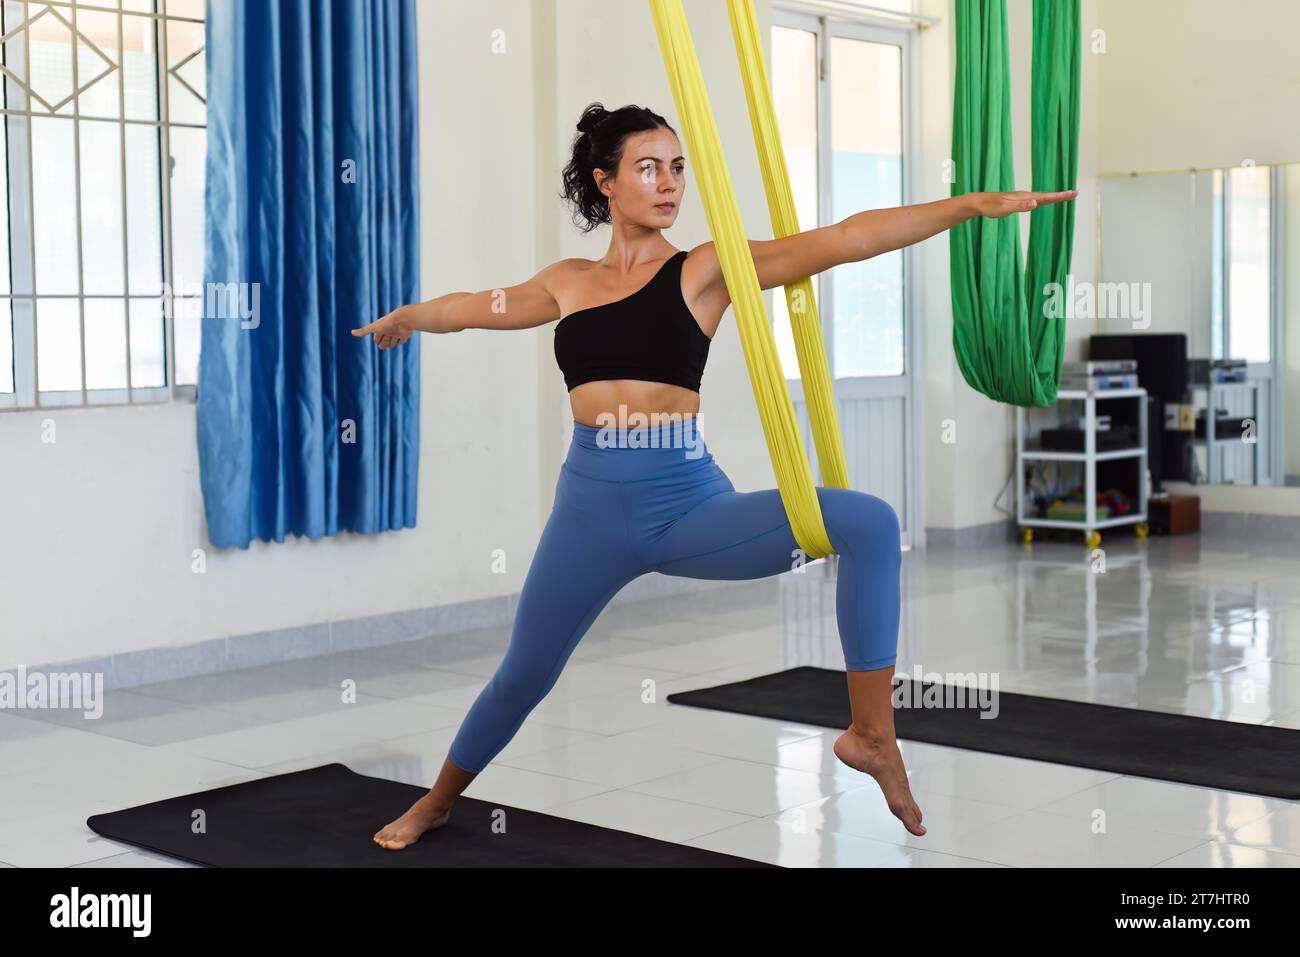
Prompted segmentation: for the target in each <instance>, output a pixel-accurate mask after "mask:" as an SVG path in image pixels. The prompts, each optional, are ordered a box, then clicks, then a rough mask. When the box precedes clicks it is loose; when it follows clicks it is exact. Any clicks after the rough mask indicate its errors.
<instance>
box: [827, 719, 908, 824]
mask: <svg viewBox="0 0 1300 957" xmlns="http://www.w3.org/2000/svg"><path fill="white" fill-rule="evenodd" d="M833 750H834V751H835V756H836V757H837V758H839V759H840V760H841V761H843V762H844V763H845V764H847V765H848V766H849V767H851V768H853V769H854V770H855V771H861V772H863V773H864V774H870V775H871V776H872V777H873V778H875V779H876V783H877V784H879V785H880V790H881V791H882V792H884V795H885V803H886V804H888V805H889V810H890V811H891V812H892V813H893V815H894V817H896V818H898V819H899V820H900V821H902V822H903V827H905V828H907V830H908V832H909V833H911V834H915V835H917V836H918V837H920V836H921V835H922V834H924V833H925V827H924V825H922V824H921V809H920V808H919V807H917V806H916V801H914V800H912V789H911V788H910V787H908V784H907V768H905V767H904V766H903V755H902V754H901V753H899V750H898V742H897V741H896V740H895V739H894V738H892V737H889V738H874V737H869V736H868V735H865V734H863V733H861V732H859V731H855V730H854V729H853V728H849V729H848V730H847V731H845V732H844V733H843V734H841V735H840V736H839V737H838V738H836V739H835V747H834V748H833Z"/></svg>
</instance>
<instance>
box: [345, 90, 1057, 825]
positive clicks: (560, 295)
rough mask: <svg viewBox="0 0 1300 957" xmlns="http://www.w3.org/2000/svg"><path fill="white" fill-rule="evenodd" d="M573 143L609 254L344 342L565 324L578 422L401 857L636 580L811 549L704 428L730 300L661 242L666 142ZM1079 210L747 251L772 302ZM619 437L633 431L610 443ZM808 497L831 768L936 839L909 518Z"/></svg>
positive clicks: (820, 235) (859, 224) (989, 205)
mask: <svg viewBox="0 0 1300 957" xmlns="http://www.w3.org/2000/svg"><path fill="white" fill-rule="evenodd" d="M577 128H578V131H579V132H578V135H577V137H576V138H575V140H574V143H573V155H572V159H571V161H570V163H569V165H568V166H567V167H566V168H565V170H564V193H563V195H564V196H565V197H566V198H567V199H568V200H569V201H570V202H571V203H572V204H573V206H574V208H575V214H576V215H575V222H576V223H578V224H579V225H580V226H581V227H582V228H583V229H584V231H588V230H591V229H593V228H595V227H596V226H598V225H600V224H602V223H608V224H609V225H610V226H611V227H612V235H611V237H610V243H609V249H608V251H607V252H606V253H605V255H604V257H603V258H601V259H600V260H598V261H595V262H593V261H591V260H586V259H565V260H562V261H560V262H557V263H554V264H552V265H550V266H547V267H546V268H545V269H543V270H542V271H541V272H539V273H538V274H537V275H536V276H534V277H533V278H532V279H530V280H528V281H527V282H524V283H521V284H519V285H517V286H511V287H508V288H506V289H503V290H501V289H499V290H492V291H485V292H479V293H466V292H454V293H449V294H447V295H445V296H441V297H439V298H437V299H431V300H429V301H428V302H423V303H418V304H413V305H408V306H402V307H401V308H400V309H397V310H395V311H394V312H392V313H390V314H388V315H387V316H384V317H383V318H382V319H379V320H377V321H376V322H372V323H371V324H369V325H367V326H364V327H362V328H360V329H355V330H353V335H354V336H365V335H373V336H374V338H375V342H376V343H377V345H378V347H379V348H380V349H391V348H393V347H394V346H396V345H399V344H401V343H403V342H405V341H406V340H407V339H409V338H410V337H411V335H412V334H413V333H414V332H417V331H419V332H459V331H460V330H462V329H523V328H527V327H529V326H539V325H543V324H545V323H549V322H554V321H555V320H557V319H559V320H560V322H559V324H558V326H557V327H556V331H555V354H556V358H557V360H558V361H559V364H560V366H561V368H562V370H563V372H564V377H565V383H566V385H567V386H568V387H569V398H570V404H571V406H572V410H573V418H574V436H573V442H572V444H571V446H570V448H569V453H568V457H567V459H566V460H565V463H564V465H563V467H562V468H561V470H560V477H559V481H558V482H557V484H556V490H555V504H554V507H553V509H552V511H551V515H550V518H549V520H548V521H547V524H546V527H545V529H544V531H543V533H542V538H541V541H540V542H539V544H538V548H537V552H536V554H535V556H534V558H533V563H532V566H531V567H530V568H529V571H528V574H527V577H526V578H525V581H524V587H523V591H522V594H521V596H520V599H519V606H518V612H517V614H516V617H515V621H514V625H513V630H512V634H511V639H510V645H509V648H508V649H507V651H506V654H505V657H504V659H503V660H502V662H501V665H500V667H499V668H498V669H497V671H496V673H495V675H494V676H493V678H492V680H491V681H490V682H489V683H488V684H487V686H486V687H485V688H484V689H483V691H482V692H481V693H480V694H479V696H478V698H477V700H476V701H475V702H474V704H473V706H472V707H471V708H470V710H469V713H468V714H467V716H466V718H465V720H464V722H463V723H462V725H461V727H460V730H459V731H458V733H457V735H456V737H455V739H454V740H453V742H452V744H451V748H450V750H449V753H448V756H447V758H446V760H445V761H444V763H443V767H442V771H441V773H440V774H439V776H438V780H437V782H436V783H435V784H434V786H433V787H432V788H431V789H430V791H429V792H428V794H426V795H424V796H423V797H421V798H420V800H419V801H417V802H416V803H415V804H414V805H412V807H411V808H410V810H408V811H407V812H406V813H405V814H403V815H402V816H401V817H400V818H398V819H397V820H395V821H393V822H392V823H390V824H388V825H387V826H386V827H384V828H382V829H381V830H380V831H378V832H377V833H376V834H375V835H374V840H375V842H376V843H378V844H379V845H380V846H381V847H384V848H388V849H391V850H396V849H399V848H402V847H405V846H407V845H408V844H411V843H412V842H414V841H415V840H417V839H418V838H419V837H420V835H421V834H423V833H424V832H425V831H426V830H429V829H432V828H436V827H439V826H440V825H442V824H443V823H445V822H446V821H447V818H448V816H449V814H450V812H451V808H452V805H453V803H454V802H455V800H456V798H457V796H459V795H460V793H461V792H462V791H463V790H464V789H465V788H466V787H467V786H468V785H469V783H470V781H472V780H473V779H474V777H475V775H476V774H477V773H478V772H479V771H481V770H482V769H483V767H484V766H486V765H487V763H488V762H489V761H491V760H492V758H493V757H494V756H495V755H496V754H497V753H498V752H499V751H500V750H501V749H502V748H504V747H505V745H506V744H507V743H508V742H509V741H510V739H511V737H512V736H513V735H514V733H515V731H516V730H517V729H518V728H519V726H520V725H521V724H522V723H523V721H524V719H525V718H526V717H527V716H528V714H529V713H530V712H531V710H532V709H533V708H534V707H535V706H536V705H537V704H538V703H539V702H540V701H541V700H542V698H543V697H545V695H546V694H547V692H548V691H550V689H551V687H552V686H553V685H554V683H555V681H556V680H557V679H558V677H559V674H560V671H561V669H562V668H563V667H564V664H565V662H566V661H567V660H568V658H569V655H570V653H571V652H572V651H573V648H574V646H575V645H576V644H577V642H578V641H579V639H580V638H581V637H582V636H583V634H584V633H585V632H586V631H587V629H588V627H589V626H590V625H591V623H592V621H593V620H594V619H595V618H596V616H597V615H598V614H599V613H600V611H601V609H603V608H604V606H605V605H606V603H607V602H608V601H609V600H610V599H611V598H612V597H613V596H614V595H615V594H616V593H617V592H618V590H619V589H620V588H622V587H623V585H625V584H627V583H628V582H630V581H631V580H632V579H634V578H636V577H638V576H639V575H642V574H645V573H646V572H650V571H658V572H660V573H662V574H667V575H681V576H686V577H692V578H710V579H732V580H739V579H752V578H761V577H767V576H770V575H776V574H778V573H780V572H784V571H788V570H790V569H791V567H793V564H797V559H795V560H794V561H793V562H792V557H793V556H798V555H801V554H802V553H801V552H800V550H799V546H798V544H797V542H796V541H795V538H794V535H793V533H792V532H791V530H790V523H789V520H788V519H787V518H786V514H785V510H784V508H783V506H782V504H781V499H780V496H779V493H778V492H777V490H776V489H767V490H764V491H757V492H743V493H742V492H737V491H736V490H735V488H734V487H733V486H732V484H731V481H730V480H729V479H728V478H727V476H726V475H725V474H724V473H723V472H722V470H721V469H720V468H719V467H718V466H717V465H716V464H715V463H714V461H713V457H712V455H710V454H709V453H708V451H707V448H706V447H705V446H704V444H703V441H702V436H701V435H700V432H699V426H698V423H697V421H696V413H698V412H699V408H700V395H699V382H700V376H701V374H702V372H703V369H704V363H705V360H706V358H707V356H708V350H709V344H710V342H711V340H712V339H713V337H714V335H715V334H716V333H717V330H718V325H719V323H720V322H721V321H722V316H723V313H724V311H725V310H726V309H727V306H728V305H729V304H730V298H729V296H728V293H727V287H726V284H725V282H724V280H723V276H722V270H721V267H720V265H719V262H718V257H717V254H716V253H715V251H714V247H713V243H711V242H709V243H704V244H702V245H700V246H696V247H695V248H694V249H691V250H690V251H689V252H685V251H681V250H677V249H675V248H674V247H673V246H671V245H670V244H669V242H668V240H667V239H665V238H664V236H663V230H665V229H667V228H668V227H669V226H671V225H672V224H673V222H674V221H675V220H676V219H677V213H678V210H679V209H680V208H681V202H682V198H683V195H684V194H685V190H686V178H685V162H684V160H683V157H682V147H681V144H680V142H679V141H678V138H677V135H676V133H675V131H674V130H673V129H672V127H670V126H669V125H668V123H667V122H666V121H665V120H664V118H663V117H662V116H660V115H658V114H657V113H653V112H651V111H650V110H647V109H643V108H640V107H635V106H625V107H623V108H621V109H618V110H614V111H607V110H605V109H604V108H603V107H602V106H601V105H600V104H599V103H596V104H593V105H591V106H589V107H588V108H587V109H586V110H585V111H584V112H583V115H582V118H581V119H580V120H579V122H578V127H577ZM1075 194H1076V191H1074V190H1070V191H1068V192H1063V193H1027V192H1016V193H976V194H970V195H966V196H959V197H954V198H952V199H945V200H941V201H939V202H933V203H924V204H919V205H914V206H905V207H901V208H898V209H878V210H868V211H866V212H861V213H857V214H855V215H853V216H850V217H848V218H847V219H845V220H843V221H841V222H839V223H836V224H834V225H831V226H825V227H822V228H819V229H810V230H807V231H805V232H802V233H799V234H797V235H794V236H789V237H786V238H783V239H775V240H771V241H751V242H750V248H751V250H752V252H753V258H754V265H755V266H756V268H757V271H758V279H759V283H760V285H761V286H762V287H763V288H764V289H771V288H774V287H779V286H783V285H785V284H786V283H790V282H794V281H795V280H798V279H800V278H802V277H804V276H811V275H815V274H816V273H820V272H822V271H824V270H826V269H829V268H831V267H832V266H835V265H838V264H840V263H847V262H857V261H860V260H863V259H868V258H870V257H872V256H878V255H880V254H881V253H885V252H889V251H890V250H893V249H900V248H902V247H904V246H909V245H911V244H912V243H916V242H919V241H921V240H923V239H926V238H927V237H929V236H933V235H935V234H936V233H938V232H941V231H942V230H945V229H948V228H949V227H951V226H953V225H955V224H957V223H960V222H963V221H965V220H967V219H970V218H971V217H973V216H994V217H1002V216H1007V215H1009V214H1011V213H1015V212H1022V211H1025V210H1030V209H1033V208H1034V207H1035V206H1036V205H1038V204H1039V203H1047V202H1056V201H1060V200H1066V199H1071V198H1073V197H1074V196H1075ZM638 413H639V414H641V415H644V416H645V418H644V419H638V418H637V414H638ZM645 422H648V423H649V424H648V425H645V424H641V423H645ZM625 423H630V427H628V428H618V427H614V426H622V425H624V424H625ZM817 497H818V499H819V501H820V504H821V510H822V515H823V517H824V520H825V524H826V528H827V531H828V533H829V535H830V539H831V543H832V544H833V545H834V546H835V547H836V550H837V552H838V553H839V556H840V559H839V569H838V582H837V585H836V589H837V591H836V613H837V618H838V630H839V634H840V640H841V644H842V646H843V650H844V661H845V667H846V670H847V681H848V690H849V698H850V701H851V703H852V715H853V723H852V725H851V726H850V727H849V728H847V729H846V730H845V731H844V733H843V734H841V735H840V736H839V738H838V739H837V740H836V742H835V745H834V751H835V755H836V757H838V758H839V759H840V760H841V761H843V762H844V763H845V764H847V765H849V766H850V767H852V768H856V769H857V770H859V771H862V772H864V773H866V774H869V775H871V776H872V777H873V778H875V780H876V781H877V782H878V783H879V785H880V787H881V789H882V791H883V792H884V795H885V798H886V800H887V803H888V805H889V809H890V810H891V811H892V812H893V813H894V815H895V816H897V817H898V818H899V819H900V820H901V821H902V823H903V825H904V826H905V827H906V828H907V830H908V831H909V832H910V833H912V834H916V835H920V834H924V833H925V828H924V826H923V825H922V824H921V811H920V809H919V808H918V807H917V805H916V802H915V801H914V800H913V799H912V794H911V791H910V790H909V788H908V782H907V771H906V769H905V768H904V766H903V759H902V755H901V754H900V753H899V750H898V745H897V744H896V742H895V738H894V722H893V712H892V708H891V679H892V677H893V672H894V667H893V666H894V662H895V655H896V646H897V640H898V617H899V565H900V560H901V551H900V546H899V526H898V518H897V516H896V515H895V513H894V511H893V509H892V508H891V507H890V506H889V504H888V503H886V502H884V501H883V500H882V499H879V498H877V497H875V496H873V495H869V494H867V493H865V492H858V491H852V490H849V489H839V488H818V489H817Z"/></svg>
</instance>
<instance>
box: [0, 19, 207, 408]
mask: <svg viewBox="0 0 1300 957" xmlns="http://www.w3.org/2000/svg"><path fill="white" fill-rule="evenodd" d="M203 17H204V0H48V2H36V0H0V93H2V94H3V113H2V115H3V120H4V122H3V123H2V124H0V154H2V155H3V157H4V163H3V164H0V196H3V197H4V198H5V200H6V201H7V202H6V208H5V210H3V212H0V252H3V253H4V255H5V262H4V263H3V264H2V265H0V409H26V408H35V407H43V406H67V405H116V404H127V403H138V402H160V401H169V400H171V399H173V398H175V397H176V396H178V395H189V396H192V395H193V391H194V383H195V382H196V380H197V372H198V355H199V316H200V308H201V302H202V296H201V282H202V278H203V175H204V168H203V166H204V154H205V150H206V130H205V120H206V110H205V103H204V96H205V82H204V23H203Z"/></svg>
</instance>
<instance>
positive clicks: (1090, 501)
mask: <svg viewBox="0 0 1300 957" xmlns="http://www.w3.org/2000/svg"><path fill="white" fill-rule="evenodd" d="M1056 398H1057V404H1056V408H1057V409H1058V410H1060V407H1061V405H1062V403H1075V402H1077V403H1081V404H1082V410H1083V414H1082V416H1081V418H1082V420H1083V440H1084V450H1083V451H1082V452H1058V451H1053V450H1045V449H1041V448H1030V447H1028V445H1027V442H1028V440H1029V439H1030V438H1032V436H1030V435H1029V434H1028V416H1027V415H1026V411H1027V410H1026V409H1025V408H1024V407H1022V406H1017V407H1016V475H1015V483H1016V523H1017V524H1018V525H1019V526H1020V527H1021V528H1022V529H1023V530H1024V532H1023V537H1024V540H1025V541H1026V542H1030V541H1033V537H1034V529H1035V528H1069V529H1077V530H1079V531H1081V532H1083V536H1084V542H1085V544H1087V546H1088V547H1089V548H1096V547H1097V545H1099V544H1101V529H1103V528H1114V527H1116V526H1120V525H1134V526H1136V528H1135V529H1134V531H1135V532H1136V533H1137V535H1138V537H1139V538H1146V536H1147V533H1148V532H1149V531H1150V529H1149V527H1148V525H1147V390H1146V389H1140V388H1139V389H1101V390H1098V391H1083V390H1081V389H1062V390H1061V391H1060V392H1058V393H1057V397H1056ZM1112 401H1129V402H1136V403H1137V404H1138V412H1137V423H1138V444H1137V446H1135V447H1134V448H1127V449H1106V450H1105V451H1098V450H1097V403H1099V402H1112ZM1070 417H1073V416H1070ZM1128 458H1133V459H1138V469H1137V488H1136V489H1134V490H1133V493H1134V494H1133V495H1132V496H1131V497H1132V498H1133V499H1134V501H1136V502H1137V503H1138V507H1137V509H1136V510H1135V511H1134V512H1132V513H1131V514H1128V515H1120V516H1116V517H1112V518H1103V519H1098V518H1097V463H1098V462H1109V461H1113V460H1115V459H1128ZM1039 461H1042V462H1049V461H1053V462H1079V463H1082V465H1083V490H1084V510H1085V511H1084V518H1083V520H1082V521H1067V520H1065V519H1053V518H1039V517H1037V516H1028V515H1026V514H1025V505H1026V496H1025V467H1026V465H1028V464H1030V463H1033V462H1039ZM1126 491H1127V490H1126Z"/></svg>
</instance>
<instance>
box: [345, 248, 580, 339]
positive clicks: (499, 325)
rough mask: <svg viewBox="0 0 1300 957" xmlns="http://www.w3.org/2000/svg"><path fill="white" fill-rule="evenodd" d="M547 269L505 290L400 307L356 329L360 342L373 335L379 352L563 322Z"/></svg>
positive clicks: (451, 294) (458, 294)
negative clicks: (450, 336)
mask: <svg viewBox="0 0 1300 957" xmlns="http://www.w3.org/2000/svg"><path fill="white" fill-rule="evenodd" d="M559 265H560V264H559V263H555V264H553V265H551V266H547V267H546V268H545V269H543V270H542V271H541V272H539V273H538V274H537V275H536V276H534V277H533V278H532V279H529V280H528V281H527V282H522V283H519V284H518V285H515V286H506V287H504V288H502V289H486V290H484V291H482V292H449V293H447V294H446V295H444V296H438V297H437V298H436V299H428V300H425V301H424V302H415V303H411V304H410V305H406V306H399V307H398V308H396V309H394V310H393V311H392V312H390V313H389V314H388V315H386V316H384V317H383V318H381V319H376V320H375V321H374V322H372V323H370V324H369V325H366V326H362V327H360V328H359V329H353V330H352V335H354V336H356V337H358V338H360V337H362V336H369V335H373V336H374V337H375V344H376V345H377V346H379V348H380V349H391V348H392V347H393V346H397V345H401V344H402V343H403V342H405V341H406V340H407V339H409V338H411V336H412V335H414V334H415V333H417V332H461V331H463V330H465V329H527V328H528V327H530V326H540V325H543V324H544V323H547V322H551V321H553V320H555V319H558V318H560V307H559V305H558V304H557V303H556V302H555V297H553V296H552V295H551V293H550V291H549V288H548V286H549V279H550V277H551V273H552V270H554V269H556V267H558V266H559Z"/></svg>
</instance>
